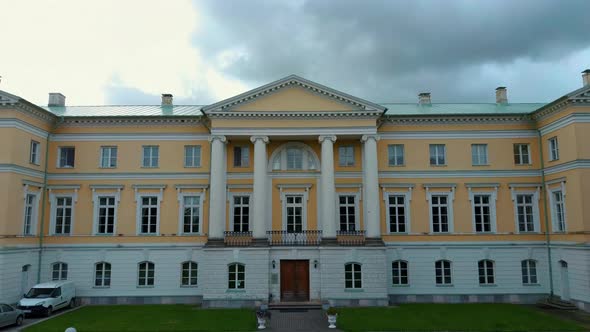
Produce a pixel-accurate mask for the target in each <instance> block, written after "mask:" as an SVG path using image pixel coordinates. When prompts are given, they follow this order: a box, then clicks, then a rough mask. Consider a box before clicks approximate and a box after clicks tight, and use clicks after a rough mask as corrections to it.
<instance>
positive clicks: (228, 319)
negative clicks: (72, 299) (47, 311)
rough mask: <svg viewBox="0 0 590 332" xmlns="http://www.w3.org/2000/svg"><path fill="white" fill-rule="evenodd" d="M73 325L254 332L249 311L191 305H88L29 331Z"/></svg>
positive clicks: (83, 329) (81, 329)
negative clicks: (201, 307)
mask: <svg viewBox="0 0 590 332" xmlns="http://www.w3.org/2000/svg"><path fill="white" fill-rule="evenodd" d="M70 326H73V327H75V328H76V329H77V330H78V332H90V331H101V332H103V331H104V332H110V331H254V330H256V316H255V315H254V311H253V310H249V309H200V308H198V307H195V306H191V305H118V306H88V307H83V308H80V309H78V310H76V311H73V312H70V313H67V314H63V315H61V316H58V317H55V318H52V319H50V320H47V321H45V322H43V323H39V324H37V325H33V326H31V327H29V328H27V329H25V331H26V332H34V331H43V332H50V331H56V332H57V331H59V332H63V331H64V330H65V329H66V328H68V327H70Z"/></svg>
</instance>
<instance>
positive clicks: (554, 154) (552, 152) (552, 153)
mask: <svg viewBox="0 0 590 332" xmlns="http://www.w3.org/2000/svg"><path fill="white" fill-rule="evenodd" d="M558 159H559V145H558V144H557V137H551V138H550V139H549V160H558Z"/></svg>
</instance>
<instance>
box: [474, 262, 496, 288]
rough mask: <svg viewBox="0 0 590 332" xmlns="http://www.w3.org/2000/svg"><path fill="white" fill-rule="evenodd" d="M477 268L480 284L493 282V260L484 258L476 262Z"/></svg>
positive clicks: (491, 283)
mask: <svg viewBox="0 0 590 332" xmlns="http://www.w3.org/2000/svg"><path fill="white" fill-rule="evenodd" d="M477 270H478V271H479V284H480V285H493V284H494V262H493V261H491V260H489V259H484V260H481V261H479V262H477Z"/></svg>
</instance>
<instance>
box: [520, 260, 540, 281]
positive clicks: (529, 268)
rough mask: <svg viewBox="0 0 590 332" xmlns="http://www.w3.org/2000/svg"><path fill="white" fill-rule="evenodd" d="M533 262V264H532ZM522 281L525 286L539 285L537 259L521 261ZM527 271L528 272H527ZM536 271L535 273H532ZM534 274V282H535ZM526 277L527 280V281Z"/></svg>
mask: <svg viewBox="0 0 590 332" xmlns="http://www.w3.org/2000/svg"><path fill="white" fill-rule="evenodd" d="M531 263H532V265H531ZM520 271H521V277H522V278H521V282H522V284H523V285H525V286H536V285H539V274H538V273H537V261H536V260H534V259H532V258H527V259H523V260H522V261H520ZM525 272H526V274H525ZM531 272H534V273H531ZM533 276H534V282H533ZM525 279H526V282H525Z"/></svg>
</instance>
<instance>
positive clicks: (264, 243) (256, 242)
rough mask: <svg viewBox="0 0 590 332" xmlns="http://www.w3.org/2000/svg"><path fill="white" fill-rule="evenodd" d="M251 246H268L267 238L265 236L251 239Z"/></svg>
mask: <svg viewBox="0 0 590 332" xmlns="http://www.w3.org/2000/svg"><path fill="white" fill-rule="evenodd" d="M251 246H252V247H268V239H267V238H260V239H256V238H255V239H252V244H251Z"/></svg>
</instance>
